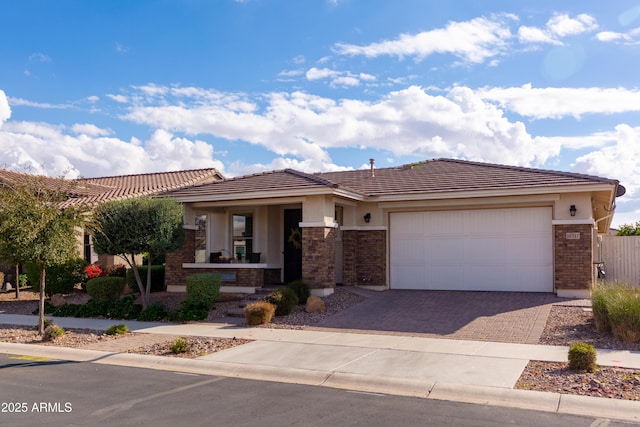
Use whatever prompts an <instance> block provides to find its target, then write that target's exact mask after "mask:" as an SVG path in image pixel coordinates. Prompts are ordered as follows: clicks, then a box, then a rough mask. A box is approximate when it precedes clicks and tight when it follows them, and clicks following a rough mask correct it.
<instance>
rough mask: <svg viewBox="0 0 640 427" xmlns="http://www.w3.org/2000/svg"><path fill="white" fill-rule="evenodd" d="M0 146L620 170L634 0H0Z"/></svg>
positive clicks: (96, 171)
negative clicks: (458, 160) (448, 160)
mask: <svg viewBox="0 0 640 427" xmlns="http://www.w3.org/2000/svg"><path fill="white" fill-rule="evenodd" d="M0 17H1V18H2V19H1V21H2V25H0V149H1V151H0V152H1V153H2V154H1V155H0V163H1V164H2V165H3V166H4V167H9V168H12V169H18V170H19V169H23V168H24V167H27V166H28V167H30V168H31V169H32V170H34V171H37V172H40V173H45V174H48V175H52V176H59V175H61V174H63V173H66V174H67V176H69V177H78V176H84V177H92V176H106V175H120V174H132V173H144V172H156V171H166V170H179V169H193V168H202V167H216V168H218V169H219V170H220V171H221V172H223V173H224V174H225V175H227V176H237V175H242V174H248V173H255V172H260V171H264V170H273V169H282V168H287V167H291V168H295V169H299V170H303V171H307V172H315V171H332V170H345V169H357V168H361V167H366V166H367V165H368V161H369V158H375V159H376V166H377V167H386V166H395V165H400V164H404V163H409V162H414V161H420V160H427V159H431V158H440V157H447V158H462V159H468V160H478V161H486V162H492V163H501V164H510V165H520V166H528V167H537V168H545V169H556V170H564V171H572V172H580V173H588V174H593V175H598V176H603V177H607V178H614V179H619V180H620V181H621V182H622V183H623V185H625V187H626V188H627V190H628V191H627V194H626V195H625V196H624V197H622V198H621V199H619V201H618V210H617V213H616V217H615V219H614V225H615V224H621V223H632V222H635V221H638V220H640V115H639V113H640V89H639V82H638V69H639V65H640V59H639V58H640V55H639V54H640V2H634V1H607V2H603V1H600V0H590V1H580V2H576V1H537V2H514V1H507V0H503V1H491V0H483V1H480V0H476V1H450V2H442V1H438V2H436V1H427V0H420V1H417V0H416V1H411V0H396V1H379V0H315V1H314V0H307V1H295V0H290V1H284V0H271V1H268V0H243V1H233V0H217V1H216V0H184V1H163V0H149V1H142V0H139V1H133V0H132V1H126V0H111V1H80V0H74V1H70V0H56V1H48V0H41V1H32V0H21V1H1V2H0Z"/></svg>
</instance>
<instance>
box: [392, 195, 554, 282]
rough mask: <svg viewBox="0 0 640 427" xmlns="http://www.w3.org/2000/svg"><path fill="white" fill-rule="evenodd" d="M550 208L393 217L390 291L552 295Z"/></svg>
mask: <svg viewBox="0 0 640 427" xmlns="http://www.w3.org/2000/svg"><path fill="white" fill-rule="evenodd" d="M551 215H552V212H551V208H550V207H527V208H505V209H474V210H450V211H429V212H392V213H391V214H390V218H389V224H390V227H389V236H390V246H389V251H390V285H391V288H392V289H421V290H465V291H469V290H471V291H519V292H553V230H552V224H551V218H552V217H551Z"/></svg>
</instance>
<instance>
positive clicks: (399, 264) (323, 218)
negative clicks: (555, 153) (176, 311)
mask: <svg viewBox="0 0 640 427" xmlns="http://www.w3.org/2000/svg"><path fill="white" fill-rule="evenodd" d="M622 194H624V187H622V186H621V185H619V183H618V181H616V180H613V179H606V178H600V177H595V176H588V175H581V174H575V173H566V172H557V171H549V170H539V169H530V168H522V167H513V166H503V165H495V164H486V163H477V162H469V161H462V160H450V159H437V160H430V161H424V162H418V163H414V164H409V165H405V166H400V167H393V168H382V169H374V167H373V160H372V161H371V169H370V170H357V171H346V172H328V173H316V174H307V173H303V172H299V171H295V170H290V169H286V170H279V171H273V172H266V173H260V174H255V175H249V176H241V177H237V178H233V179H228V180H223V181H217V182H211V183H208V184H202V185H195V186H192V187H188V188H184V189H182V190H178V191H174V192H171V193H170V195H171V196H172V197H174V198H175V199H177V200H178V201H180V202H182V203H183V205H184V210H185V228H186V231H187V241H186V244H185V246H184V248H183V250H182V251H179V252H176V253H170V254H168V255H167V259H166V261H167V264H166V281H167V285H168V290H169V291H184V289H185V288H184V284H185V277H186V276H187V275H189V274H192V273H196V272H206V271H210V272H218V273H220V274H221V276H222V279H223V289H224V290H227V291H241V292H253V291H254V290H255V287H259V286H262V285H263V284H270V283H282V282H285V283H288V282H290V281H292V280H295V279H299V278H301V279H302V280H304V281H305V282H307V283H308V284H309V285H310V286H311V287H312V292H313V293H314V294H316V295H328V294H331V293H332V292H333V290H334V288H335V286H336V284H344V285H358V286H366V287H368V288H371V289H379V290H383V289H440V290H482V291H523V292H555V293H557V294H558V295H560V296H569V297H588V296H589V292H590V289H591V287H592V286H593V283H594V280H595V274H594V272H595V268H594V264H593V262H594V253H595V251H594V248H595V247H596V246H597V234H598V233H606V232H608V230H609V226H610V224H611V219H612V216H613V212H614V209H615V198H616V196H620V195H622ZM238 254H240V255H239V256H238Z"/></svg>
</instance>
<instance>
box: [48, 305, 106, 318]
mask: <svg viewBox="0 0 640 427" xmlns="http://www.w3.org/2000/svg"><path fill="white" fill-rule="evenodd" d="M45 304H46V303H45ZM51 307H52V308H51V311H47V310H46V307H45V313H49V314H52V315H53V316H57V317H80V316H78V315H77V313H78V310H80V307H82V305H81V304H67V305H63V306H61V307H53V305H51ZM97 316H100V315H97ZM97 316H95V317H97Z"/></svg>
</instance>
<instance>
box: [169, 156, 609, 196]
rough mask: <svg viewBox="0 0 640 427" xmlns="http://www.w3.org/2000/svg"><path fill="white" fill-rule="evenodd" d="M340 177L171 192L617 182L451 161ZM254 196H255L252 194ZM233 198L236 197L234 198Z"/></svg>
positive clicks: (289, 174)
mask: <svg viewBox="0 0 640 427" xmlns="http://www.w3.org/2000/svg"><path fill="white" fill-rule="evenodd" d="M374 172H375V174H374V175H375V176H372V174H371V170H370V169H362V170H355V171H340V172H319V173H315V174H307V173H303V172H299V171H295V170H292V169H284V170H278V171H272V172H264V173H259V174H253V175H246V176H240V177H236V178H233V179H228V180H225V181H218V182H213V183H210V184H204V185H198V186H193V187H188V188H185V189H182V190H179V191H176V192H172V193H171V195H172V196H173V197H176V198H179V199H183V200H189V199H196V198H197V199H200V200H203V199H205V198H206V197H210V198H211V199H212V200H213V199H218V198H225V199H231V198H241V197H242V196H241V195H247V194H248V193H251V194H252V195H253V196H254V197H255V196H257V197H271V196H272V195H273V194H274V193H276V192H283V191H287V190H295V191H297V192H298V193H300V194H304V191H309V190H311V189H314V190H318V189H319V190H322V189H325V190H327V192H329V191H331V192H334V191H336V190H338V189H341V190H344V191H348V192H351V193H353V194H354V195H359V196H361V197H364V198H375V197H385V196H395V195H407V197H410V196H411V195H416V194H425V193H444V192H457V191H485V190H492V189H496V190H498V189H513V190H516V189H535V188H538V189H541V190H542V189H545V188H551V187H559V186H581V185H585V186H586V185H593V184H608V185H617V184H618V181H616V180H611V179H606V178H601V177H597V176H591V175H583V174H576V173H569V172H559V171H552V170H543V169H533V168H524V167H517V166H505V165H498V164H491V163H480V162H470V161H465V160H454V159H434V160H427V161H423V162H417V163H412V164H408V165H403V166H398V167H391V168H381V169H375V170H374ZM258 193H259V194H258ZM236 196H237V197H236Z"/></svg>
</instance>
